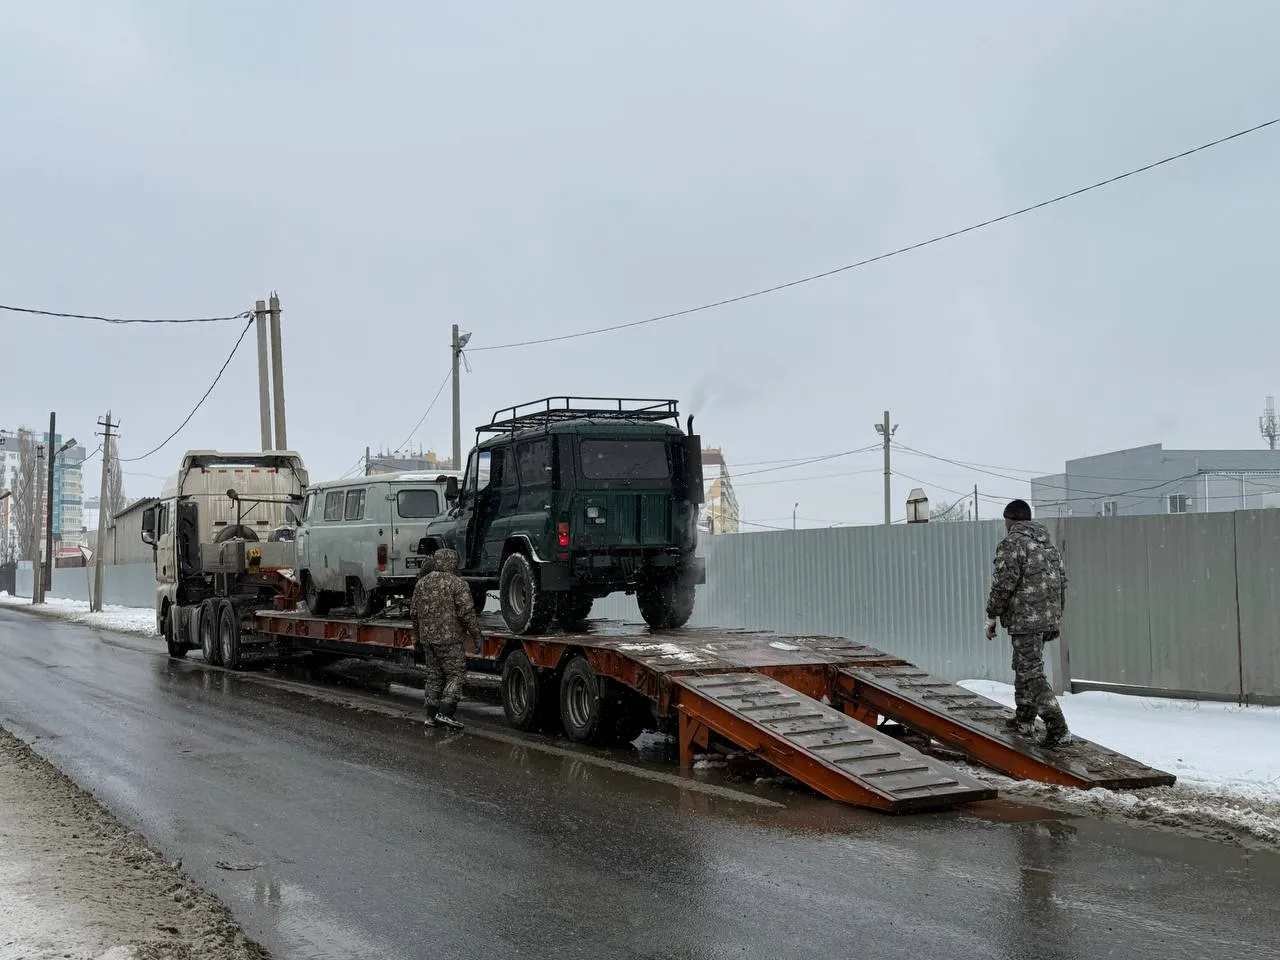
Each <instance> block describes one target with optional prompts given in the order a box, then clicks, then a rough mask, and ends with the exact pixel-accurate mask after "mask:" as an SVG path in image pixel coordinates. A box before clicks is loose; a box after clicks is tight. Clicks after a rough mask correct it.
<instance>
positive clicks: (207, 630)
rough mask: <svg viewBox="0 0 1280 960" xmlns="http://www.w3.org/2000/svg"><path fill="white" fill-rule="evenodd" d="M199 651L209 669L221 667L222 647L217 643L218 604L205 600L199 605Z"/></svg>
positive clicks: (214, 601)
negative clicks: (202, 654)
mask: <svg viewBox="0 0 1280 960" xmlns="http://www.w3.org/2000/svg"><path fill="white" fill-rule="evenodd" d="M200 650H201V652H202V653H204V662H205V663H207V664H209V666H211V667H220V666H222V647H221V646H219V641H218V602H217V601H216V600H206V601H205V602H204V603H202V604H200Z"/></svg>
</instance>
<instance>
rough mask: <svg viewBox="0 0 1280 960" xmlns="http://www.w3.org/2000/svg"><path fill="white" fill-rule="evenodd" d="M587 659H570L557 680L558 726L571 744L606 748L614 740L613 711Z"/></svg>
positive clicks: (615, 726)
mask: <svg viewBox="0 0 1280 960" xmlns="http://www.w3.org/2000/svg"><path fill="white" fill-rule="evenodd" d="M607 683H608V681H607V680H604V679H602V678H600V677H598V676H596V672H595V670H594V669H592V666H591V664H590V663H588V662H587V658H586V657H583V656H577V657H574V658H573V659H572V660H570V661H569V664H568V666H566V667H565V668H564V673H563V674H562V675H561V677H560V723H561V725H562V726H563V727H564V732H565V734H566V735H567V736H568V738H569V739H570V740H572V741H573V742H574V743H585V744H590V745H592V746H606V745H609V744H611V743H614V742H616V738H617V736H618V731H617V724H616V720H615V718H616V712H615V711H616V707H617V704H616V703H614V702H613V701H612V700H611V699H609V698H608V696H607V691H606V684H607Z"/></svg>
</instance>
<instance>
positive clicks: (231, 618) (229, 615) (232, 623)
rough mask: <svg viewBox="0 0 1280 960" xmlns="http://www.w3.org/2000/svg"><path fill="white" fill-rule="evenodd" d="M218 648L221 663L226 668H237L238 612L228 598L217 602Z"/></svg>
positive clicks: (238, 659) (238, 645) (238, 657)
mask: <svg viewBox="0 0 1280 960" xmlns="http://www.w3.org/2000/svg"><path fill="white" fill-rule="evenodd" d="M218 648H219V651H220V652H221V654H222V665H223V666H224V667H226V668H227V669H228V670H239V669H240V613H239V611H237V610H236V607H235V604H233V603H232V602H231V601H230V600H223V601H222V602H221V603H220V604H218Z"/></svg>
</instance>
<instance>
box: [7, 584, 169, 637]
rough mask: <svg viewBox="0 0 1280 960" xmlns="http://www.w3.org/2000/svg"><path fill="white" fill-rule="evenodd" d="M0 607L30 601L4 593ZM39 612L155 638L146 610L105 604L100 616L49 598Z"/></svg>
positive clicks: (151, 614)
mask: <svg viewBox="0 0 1280 960" xmlns="http://www.w3.org/2000/svg"><path fill="white" fill-rule="evenodd" d="M0 606H6V607H29V606H31V601H30V600H29V599H27V598H26V597H11V596H9V594H7V593H0ZM42 612H44V613H46V614H48V615H49V616H55V617H61V618H62V619H65V620H70V621H71V622H73V623H82V624H84V625H85V626H89V627H99V628H101V629H103V630H115V631H117V632H119V633H136V634H139V635H141V636H144V637H154V636H155V635H156V614H155V611H154V610H150V609H146V608H139V607H118V606H115V605H114V604H110V603H108V604H106V605H104V606H103V608H102V610H100V611H99V612H97V613H90V612H89V601H87V600H62V599H60V598H57V597H50V598H48V599H47V600H46V601H45V603H44V608H43V611H42Z"/></svg>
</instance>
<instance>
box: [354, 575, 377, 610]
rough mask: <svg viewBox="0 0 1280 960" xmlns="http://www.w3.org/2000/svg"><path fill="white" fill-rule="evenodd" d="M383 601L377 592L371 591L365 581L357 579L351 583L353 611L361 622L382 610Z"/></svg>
mask: <svg viewBox="0 0 1280 960" xmlns="http://www.w3.org/2000/svg"><path fill="white" fill-rule="evenodd" d="M383 602H384V601H383V599H382V596H381V594H379V593H378V591H377V590H370V589H369V588H368V587H366V586H365V585H364V581H362V580H360V579H359V578H356V579H354V580H352V581H351V609H352V610H354V611H355V614H356V616H357V617H359V618H360V619H361V620H367V619H368V618H369V617H372V616H373V615H374V614H375V613H377V612H378V611H379V610H381V609H382V606H383Z"/></svg>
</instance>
